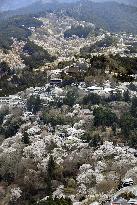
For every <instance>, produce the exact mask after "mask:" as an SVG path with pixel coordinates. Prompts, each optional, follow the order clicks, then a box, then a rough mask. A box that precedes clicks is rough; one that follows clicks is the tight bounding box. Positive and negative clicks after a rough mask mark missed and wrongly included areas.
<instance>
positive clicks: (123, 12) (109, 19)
mask: <svg viewBox="0 0 137 205" xmlns="http://www.w3.org/2000/svg"><path fill="white" fill-rule="evenodd" d="M121 2H122V1H121ZM132 3H133V2H132ZM46 11H51V12H53V11H54V12H59V13H60V11H64V13H65V14H66V15H68V16H70V17H73V18H75V19H76V20H84V21H88V22H91V23H94V24H95V25H96V27H99V28H103V29H105V30H108V31H110V32H131V33H137V21H136V19H137V8H136V7H133V6H130V5H124V4H121V3H118V2H111V1H109V2H108V1H106V2H100V3H96V2H91V1H88V0H85V1H78V2H74V3H69V4H66V3H57V2H54V3H53V2H48V3H45V2H41V1H39V2H35V3H33V4H31V5H29V6H28V7H26V8H21V9H19V10H16V11H9V12H4V13H3V14H1V15H0V18H6V17H10V16H12V15H19V14H23V15H24V14H30V13H31V14H35V15H36V14H37V15H38V14H39V13H40V12H46Z"/></svg>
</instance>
